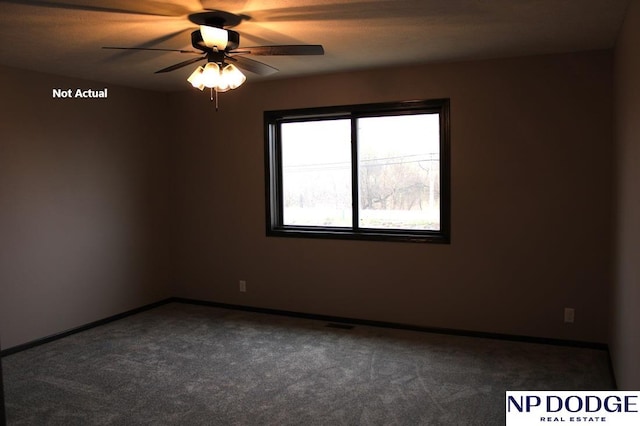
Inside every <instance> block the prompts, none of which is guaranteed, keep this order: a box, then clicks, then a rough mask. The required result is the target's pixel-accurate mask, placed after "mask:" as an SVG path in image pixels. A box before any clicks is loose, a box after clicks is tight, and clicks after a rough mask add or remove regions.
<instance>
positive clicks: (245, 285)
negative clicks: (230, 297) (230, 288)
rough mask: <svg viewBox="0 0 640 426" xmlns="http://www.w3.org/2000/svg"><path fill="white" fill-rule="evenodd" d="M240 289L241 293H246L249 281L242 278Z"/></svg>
mask: <svg viewBox="0 0 640 426" xmlns="http://www.w3.org/2000/svg"><path fill="white" fill-rule="evenodd" d="M239 290H240V292H241V293H246V292H247V282H246V281H245V280H240V283H239Z"/></svg>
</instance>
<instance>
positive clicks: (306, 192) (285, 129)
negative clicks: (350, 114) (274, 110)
mask: <svg viewBox="0 0 640 426" xmlns="http://www.w3.org/2000/svg"><path fill="white" fill-rule="evenodd" d="M281 136H282V145H281V147H282V194H283V197H282V198H283V212H282V216H283V217H282V219H283V224H284V225H302V226H351V225H352V214H351V206H352V204H351V124H350V120H321V121H304V122H294V123H282V125H281Z"/></svg>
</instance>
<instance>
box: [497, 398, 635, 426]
mask: <svg viewBox="0 0 640 426" xmlns="http://www.w3.org/2000/svg"><path fill="white" fill-rule="evenodd" d="M639 410H640V392H623V391H558V392H553V391H544V392H543V391H507V395H506V411H507V422H506V425H507V426H529V425H546V424H585V423H586V424H596V423H597V424H605V425H616V426H619V425H624V426H626V425H640V412H639Z"/></svg>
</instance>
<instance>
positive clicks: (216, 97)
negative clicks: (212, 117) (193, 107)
mask: <svg viewBox="0 0 640 426" xmlns="http://www.w3.org/2000/svg"><path fill="white" fill-rule="evenodd" d="M213 92H214V90H213V87H212V88H211V102H213V101H214V98H215V101H216V112H218V91H217V90H216V91H215V92H216V94H215V96H214V94H213Z"/></svg>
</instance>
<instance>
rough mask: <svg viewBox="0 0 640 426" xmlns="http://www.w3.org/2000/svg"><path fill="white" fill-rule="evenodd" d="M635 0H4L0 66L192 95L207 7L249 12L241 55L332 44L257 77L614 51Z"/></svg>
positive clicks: (274, 60) (281, 60)
mask: <svg viewBox="0 0 640 426" xmlns="http://www.w3.org/2000/svg"><path fill="white" fill-rule="evenodd" d="M628 3H629V0H359V1H354V0H296V1H293V0H279V1H277V2H275V1H264V0H218V1H216V0H183V1H180V0H173V1H160V0H157V1H154V0H136V1H130V0H129V1H127V0H50V1H38V0H34V1H30V0H0V64H2V65H7V66H11V67H15V68H21V69H28V70H39V71H43V72H47V73H51V74H58V75H64V76H70V77H79V78H84V79H89V80H94V81H99V82H104V83H107V84H117V85H124V86H131V87H138V88H145V89H152V90H162V91H173V90H186V89H188V88H189V87H190V86H189V85H188V83H187V82H186V81H185V79H186V78H187V77H188V76H189V74H190V73H191V72H192V71H193V69H194V68H195V65H193V66H187V67H184V68H181V69H179V70H176V71H174V72H171V73H164V74H154V71H157V70H159V69H162V68H164V67H167V66H169V65H172V64H174V63H177V62H181V61H184V60H186V59H189V58H190V57H192V56H185V55H188V54H184V53H177V52H158V51H122V50H105V49H101V47H103V46H121V47H152V48H169V49H191V45H190V32H191V31H193V30H194V29H196V26H195V25H194V24H192V23H191V22H190V21H189V20H188V15H189V14H190V13H193V12H198V11H202V10H203V9H214V10H224V11H229V12H233V13H242V14H244V15H247V16H248V17H249V19H246V20H244V21H243V22H242V23H241V24H240V25H238V26H237V27H235V28H234V29H235V30H236V31H238V32H239V33H240V37H241V38H240V47H244V46H256V45H270V44H322V45H323V46H324V49H325V55H324V56H290V57H282V56H281V57H264V56H263V57H251V56H248V57H249V58H252V59H257V60H260V61H262V62H265V63H267V64H269V65H271V66H274V67H276V68H278V69H279V70H280V72H278V73H276V74H274V75H273V76H269V77H260V76H257V75H255V74H252V73H250V72H247V73H246V74H247V78H248V80H249V81H258V80H262V79H265V78H270V79H272V78H285V77H291V76H296V75H304V74H313V73H327V72H335V71H344V70H356V69H363V68H378V67H388V66H391V65H394V64H398V65H401V64H417V63H429V62H443V61H460V60H470V59H485V58H498V57H513V56H525V55H537V54H548V53H560V52H574V51H582V50H594V49H608V48H611V47H613V45H614V43H615V39H616V36H617V34H618V30H619V28H620V27H621V25H622V22H623V20H624V15H625V12H626V8H627V5H628Z"/></svg>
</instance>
